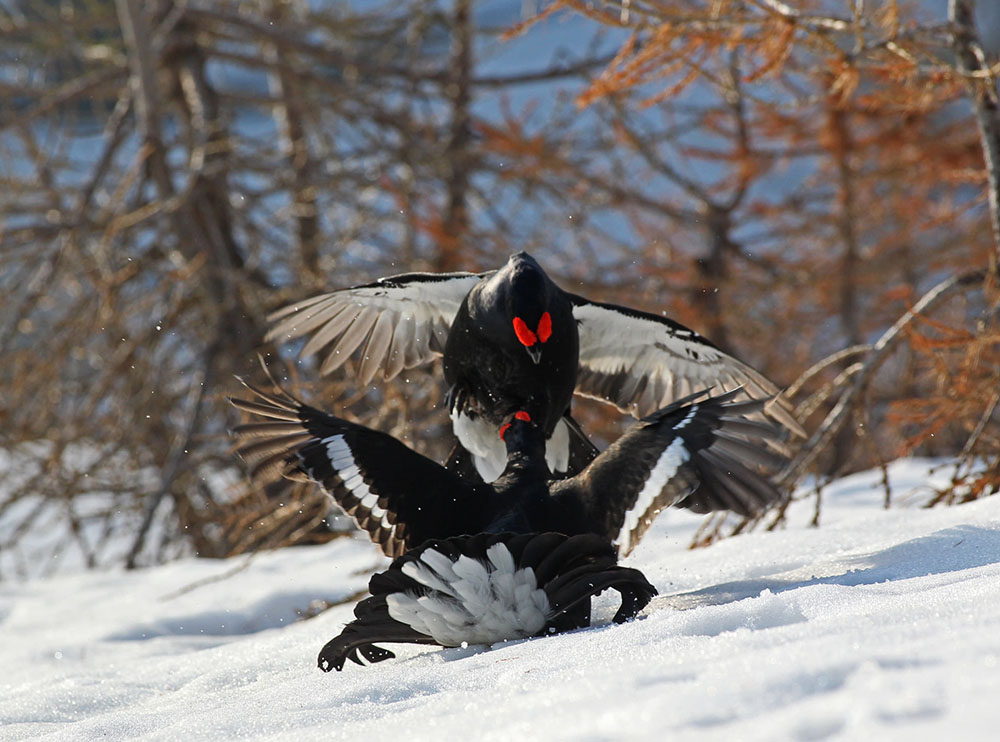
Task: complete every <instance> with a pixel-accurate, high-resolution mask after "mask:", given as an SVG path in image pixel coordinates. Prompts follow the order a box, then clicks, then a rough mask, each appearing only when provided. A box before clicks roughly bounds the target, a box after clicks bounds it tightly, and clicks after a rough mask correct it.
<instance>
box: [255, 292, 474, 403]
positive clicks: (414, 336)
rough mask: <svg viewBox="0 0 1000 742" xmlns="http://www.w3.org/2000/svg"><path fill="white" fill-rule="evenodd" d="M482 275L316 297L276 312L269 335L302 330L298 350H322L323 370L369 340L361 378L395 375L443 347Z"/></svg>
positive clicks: (275, 337)
mask: <svg viewBox="0 0 1000 742" xmlns="http://www.w3.org/2000/svg"><path fill="white" fill-rule="evenodd" d="M487 275H489V274H488V273H482V274H476V273H408V274H405V275H400V276H390V277H388V278H381V279H379V280H378V281H376V282H375V283H372V284H368V285H365V286H356V287H354V288H349V289H342V290H340V291H334V292H331V293H327V294H321V295H319V296H314V297H311V298H309V299H305V300H303V301H299V302H296V303H294V304H290V305H289V306H287V307H284V308H282V309H279V310H277V311H276V312H273V313H272V314H271V315H270V316H269V317H268V321H269V322H272V323H274V324H273V327H272V328H271V330H270V331H269V332H268V333H267V336H266V339H267V340H281V341H284V340H292V339H294V338H297V337H303V336H307V337H308V338H309V339H308V341H307V342H306V344H305V346H304V347H303V348H302V353H301V356H302V357H308V356H310V355H313V354H315V353H319V352H321V351H322V352H324V353H325V358H324V359H323V363H322V365H321V373H324V374H327V373H330V372H332V371H334V370H336V369H337V368H339V367H340V366H341V365H343V364H344V363H345V362H346V361H347V358H348V357H349V356H350V355H351V354H352V353H354V352H355V351H356V350H357V349H358V347H359V346H362V344H363V343H365V342H366V341H367V343H366V344H365V345H364V346H363V347H364V351H363V354H364V356H365V357H364V358H363V359H362V361H361V377H362V380H363V381H365V383H368V382H369V381H371V379H372V378H374V376H375V375H376V373H378V371H380V370H381V371H382V373H383V376H384V377H385V378H386V379H392V378H394V377H395V376H396V375H398V374H399V372H400V371H402V370H403V369H404V368H412V367H413V366H418V365H421V364H424V363H429V362H430V361H431V360H433V359H434V357H435V355H437V354H440V353H441V352H443V350H444V343H445V339H446V338H447V337H448V331H449V329H450V328H451V323H452V320H453V319H454V317H455V314H456V313H457V312H458V308H459V307H460V306H461V304H462V300H463V299H464V298H465V296H466V294H468V293H469V291H470V290H471V289H472V287H473V286H475V285H476V284H477V283H478V282H479V281H480V280H481V279H482V278H484V277H485V276H487Z"/></svg>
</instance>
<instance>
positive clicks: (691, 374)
mask: <svg viewBox="0 0 1000 742" xmlns="http://www.w3.org/2000/svg"><path fill="white" fill-rule="evenodd" d="M570 298H571V300H572V302H573V316H574V317H576V319H577V322H578V327H579V332H580V365H579V370H578V373H577V379H576V393H577V394H581V395H583V396H586V397H593V398H595V399H600V400H604V401H606V402H610V403H611V404H613V405H615V406H616V407H618V408H619V409H620V410H622V411H623V412H628V413H630V414H632V415H634V416H635V417H638V418H642V417H645V416H647V415H649V414H652V413H653V412H654V411H656V410H659V409H662V408H663V407H664V406H665V405H667V404H669V403H671V402H673V401H675V400H677V399H680V398H682V397H684V396H686V395H688V394H691V393H693V392H695V391H698V390H700V389H706V388H708V387H713V388H715V389H719V390H723V391H725V390H728V389H733V388H736V387H742V389H743V390H744V398H761V397H770V398H774V397H775V395H777V394H778V388H777V387H776V386H775V385H774V384H773V383H772V382H771V381H769V380H768V379H767V378H766V377H764V376H763V375H762V374H760V373H759V372H757V371H755V370H754V369H752V368H751V367H750V366H748V365H746V364H745V363H743V362H742V361H739V360H737V359H735V358H733V357H732V356H731V355H729V354H727V353H724V352H723V351H721V350H719V349H718V348H716V347H715V346H714V345H712V343H711V342H709V341H708V340H707V339H705V338H704V337H702V336H701V335H699V334H698V333H697V332H695V331H694V330H690V329H688V328H687V327H684V325H681V324H679V323H677V322H674V321H673V320H671V319H669V318H667V317H660V316H657V315H655V314H651V313H649V312H643V311H640V310H638V309H631V308H629V307H622V306H617V305H615V304H603V303H601V302H595V301H590V300H588V299H585V298H583V297H581V296H576V295H570ZM766 413H767V415H768V416H769V417H772V418H773V419H775V420H777V421H778V422H780V423H781V424H782V425H784V426H785V427H787V428H788V429H789V430H791V431H792V432H794V433H796V434H797V435H804V431H803V430H802V426H801V425H800V424H799V422H798V421H797V420H796V419H795V418H794V417H793V416H792V414H791V413H790V412H789V410H788V409H787V407H786V406H785V405H784V404H783V403H782V401H781V400H779V399H773V400H772V401H770V402H769V403H768V405H767V407H766Z"/></svg>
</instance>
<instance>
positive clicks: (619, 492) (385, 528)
mask: <svg viewBox="0 0 1000 742" xmlns="http://www.w3.org/2000/svg"><path fill="white" fill-rule="evenodd" d="M250 388H251V390H252V391H254V392H255V394H256V395H257V396H258V400H257V401H250V400H235V399H234V400H232V401H233V404H235V405H236V406H237V407H239V408H241V409H244V410H246V411H248V412H251V413H253V414H255V415H258V416H261V417H264V418H267V419H268V420H269V422H254V423H250V424H248V425H242V426H239V427H237V428H235V429H234V433H235V435H236V436H237V438H238V439H239V441H240V446H239V448H238V452H239V453H240V455H242V456H243V457H244V458H245V459H246V460H247V461H248V462H249V463H250V465H251V467H252V473H253V474H254V475H261V474H265V475H267V474H270V475H273V474H275V473H277V474H281V475H284V476H288V477H291V478H296V479H303V478H305V479H310V480H312V481H314V482H316V483H317V484H319V485H320V486H321V487H322V488H323V489H324V490H326V492H328V493H329V494H330V495H331V497H332V498H333V499H334V500H335V501H336V502H337V504H338V505H340V506H341V507H342V508H343V509H344V510H345V511H346V512H347V513H348V514H349V515H351V516H352V517H353V518H354V519H355V521H356V522H357V523H358V525H359V526H360V527H361V528H362V529H364V530H365V531H366V532H367V533H368V534H369V535H370V536H371V538H372V540H373V541H374V542H375V543H377V544H378V545H379V546H380V547H381V548H382V550H383V551H384V553H385V554H387V555H388V556H391V557H396V556H400V555H402V554H403V553H404V552H405V551H407V550H409V549H412V548H414V547H416V546H418V545H420V544H421V543H423V541H425V540H427V539H429V538H448V537H452V536H459V535H463V534H475V533H482V532H493V533H497V532H503V531H513V532H521V533H532V532H542V531H558V532H561V533H566V534H570V535H573V534H581V533H593V534H597V535H599V536H601V537H603V538H605V539H607V540H609V541H611V542H613V543H614V544H615V545H616V546H617V548H618V550H619V552H620V553H621V554H623V555H624V554H627V553H628V552H629V551H631V549H632V548H634V546H635V544H636V543H637V542H638V540H639V538H641V536H642V534H643V533H644V532H645V530H646V529H647V528H648V526H649V524H650V523H651V522H652V520H653V519H654V518H655V516H656V514H657V513H658V512H659V511H660V510H662V509H663V508H666V507H670V506H674V505H676V506H679V507H686V508H690V509H692V510H694V511H696V512H709V511H714V510H733V511H735V512H737V513H739V514H741V515H751V514H754V513H757V512H760V511H761V510H763V509H764V508H765V507H767V506H768V505H769V504H771V503H773V502H775V501H776V500H778V499H780V496H781V495H780V492H779V491H778V490H777V489H776V488H775V487H774V486H773V485H772V484H771V483H770V481H769V480H768V479H767V477H766V476H765V472H766V471H767V470H774V469H777V468H778V467H780V466H781V465H782V464H783V463H784V459H783V458H782V457H781V456H779V455H777V454H774V453H772V452H769V451H768V450H767V447H766V443H767V442H768V441H770V440H772V439H774V438H776V437H777V436H778V435H779V432H778V430H777V429H776V428H775V427H774V426H772V425H771V424H768V423H759V422H752V421H748V420H746V419H745V417H746V416H747V415H750V414H753V413H755V412H757V411H759V410H760V409H761V408H762V407H763V405H764V404H765V402H764V401H763V400H757V401H743V402H737V401H734V398H735V397H736V396H737V395H738V394H739V390H733V391H730V392H727V393H725V394H723V395H720V396H717V397H706V396H705V394H704V393H700V394H696V395H691V396H689V397H687V398H685V399H682V400H678V401H677V402H676V403H674V404H672V405H669V406H668V407H666V408H664V409H663V410H661V411H659V412H657V413H655V414H653V415H650V416H648V417H647V418H645V419H644V420H642V421H640V422H638V423H637V424H636V425H634V426H632V428H631V429H629V430H628V431H627V432H626V433H625V434H624V435H622V436H621V437H620V438H619V439H618V440H617V441H616V442H615V443H613V444H612V445H611V446H609V447H608V449H607V450H605V451H604V452H602V453H601V454H600V455H599V456H598V457H597V458H595V459H594V460H593V461H592V462H591V463H590V465H588V466H587V467H586V468H585V469H584V470H583V471H582V472H581V473H580V474H578V475H576V476H574V477H570V478H567V479H564V480H558V481H553V480H551V479H550V475H549V472H548V469H547V467H546V464H545V461H544V458H543V451H544V447H545V437H544V431H542V430H541V428H540V427H539V426H538V425H536V424H535V423H534V422H533V421H532V420H530V419H527V418H528V417H529V416H528V415H525V414H523V413H519V414H515V415H512V416H511V418H510V420H509V421H508V423H505V424H504V425H503V426H502V432H503V435H504V445H505V448H506V451H507V464H506V467H505V469H504V472H503V474H502V475H501V476H500V478H499V479H497V480H496V481H495V482H493V483H492V484H484V483H482V482H470V481H468V480H465V479H463V478H462V477H460V476H458V475H457V474H455V473H454V472H451V471H449V470H447V469H445V468H444V467H442V466H440V465H438V464H437V463H436V462H433V461H431V460H430V459H428V458H426V457H424V456H422V455H420V454H418V453H416V452H415V451H413V450H412V449H410V448H408V447H407V446H405V445H404V444H402V443H401V442H399V441H397V440H395V439H394V438H392V437H391V436H389V435H386V434H385V433H381V432H378V431H375V430H371V429H369V428H366V427H364V426H361V425H358V424H356V423H351V422H349V421H346V420H342V419H340V418H337V417H334V416H333V415H329V414H327V413H325V412H322V411H320V410H318V409H316V408H314V407H310V406H309V405H305V404H303V403H301V402H300V401H298V400H296V399H295V398H294V397H291V396H290V395H288V394H287V393H285V392H281V391H279V392H277V393H275V394H267V393H265V392H262V391H260V390H257V389H254V388H253V387H250ZM498 436H499V434H498Z"/></svg>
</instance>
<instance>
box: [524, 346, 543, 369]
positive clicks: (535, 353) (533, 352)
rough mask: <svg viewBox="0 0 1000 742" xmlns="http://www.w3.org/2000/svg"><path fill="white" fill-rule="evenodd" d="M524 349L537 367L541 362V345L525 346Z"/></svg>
mask: <svg viewBox="0 0 1000 742" xmlns="http://www.w3.org/2000/svg"><path fill="white" fill-rule="evenodd" d="M524 349H525V350H526V351H528V355H529V356H531V360H532V362H533V363H534V364H535V365H536V366H537V365H538V364H539V363H541V361H542V344H541V343H535V344H534V345H526V346H524Z"/></svg>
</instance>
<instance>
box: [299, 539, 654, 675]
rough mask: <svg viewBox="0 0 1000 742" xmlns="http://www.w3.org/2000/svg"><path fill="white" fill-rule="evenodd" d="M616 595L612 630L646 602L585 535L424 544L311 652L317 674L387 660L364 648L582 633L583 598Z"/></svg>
mask: <svg viewBox="0 0 1000 742" xmlns="http://www.w3.org/2000/svg"><path fill="white" fill-rule="evenodd" d="M609 588H610V589H614V590H616V591H618V593H619V594H620V595H621V606H620V607H619V608H618V611H617V613H616V614H615V616H614V619H613V620H614V622H615V623H622V622H623V621H626V620H628V619H630V618H633V617H634V616H635V615H636V614H637V613H638V612H639V611H641V610H642V609H643V608H644V607H645V606H646V604H648V603H649V601H650V600H651V599H652V598H653V596H655V595H656V588H654V587H653V586H652V585H651V584H650V583H649V581H648V580H646V578H645V576H643V574H642V573H641V572H639V570H637V569H632V568H628V567H621V566H619V565H618V564H617V560H616V557H615V551H614V549H613V548H612V547H611V545H610V544H609V543H608V541H607V540H606V539H602V538H600V537H598V536H594V535H591V534H584V535H577V536H566V535H564V534H560V533H541V534H536V533H528V534H512V533H503V534H487V533H483V534H477V535H474V536H461V537H457V538H450V539H436V540H432V541H428V542H425V543H424V544H422V545H421V546H419V547H417V548H415V549H411V550H410V551H408V552H406V553H405V554H404V555H403V556H401V557H399V558H397V559H396V560H395V561H394V562H393V563H392V564H391V565H390V566H389V568H388V569H386V570H385V571H383V572H379V573H377V574H375V575H374V576H372V578H371V581H370V582H369V585H368V589H369V592H370V593H371V597H370V598H366V599H364V600H362V601H361V602H360V603H358V605H357V606H356V607H355V609H354V616H355V619H354V620H353V621H351V622H350V623H348V624H347V625H346V626H345V627H344V630H343V631H342V632H341V633H340V635H338V636H337V637H335V638H334V639H332V640H330V641H329V642H328V643H327V644H326V646H324V647H323V649H322V650H321V651H320V653H319V661H318V664H319V667H320V669H322V670H323V671H324V672H329V671H330V670H338V671H339V670H342V669H343V667H344V662H345V661H346V660H351V661H352V662H355V663H357V664H359V665H361V664H363V663H362V661H361V659H360V658H359V656H358V654H359V653H360V655H361V657H364V658H365V659H366V660H368V662H372V663H374V662H381V661H382V660H386V659H389V658H391V657H394V656H395V655H394V654H393V653H392V652H391V651H389V650H388V649H384V648H382V647H378V646H375V644H374V643H373V642H408V643H414V644H437V645H440V646H444V647H458V646H461V645H462V644H495V643H496V642H500V641H504V640H512V639H526V638H528V637H533V636H544V635H546V634H553V633H558V632H561V631H569V630H572V629H578V628H585V627H587V626H589V625H590V607H591V606H590V599H591V597H593V596H595V595H597V594H598V593H600V592H602V591H604V590H606V589H609Z"/></svg>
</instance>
